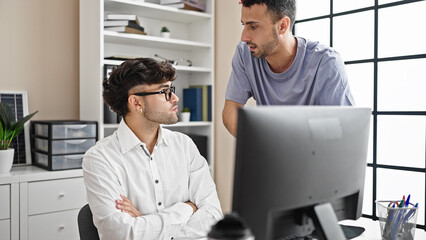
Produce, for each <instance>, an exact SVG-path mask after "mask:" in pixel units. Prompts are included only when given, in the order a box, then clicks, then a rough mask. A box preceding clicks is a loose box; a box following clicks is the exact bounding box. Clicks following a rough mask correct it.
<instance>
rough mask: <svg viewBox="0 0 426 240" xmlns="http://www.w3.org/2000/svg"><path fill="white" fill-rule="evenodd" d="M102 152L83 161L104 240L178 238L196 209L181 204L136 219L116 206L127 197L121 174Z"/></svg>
mask: <svg viewBox="0 0 426 240" xmlns="http://www.w3.org/2000/svg"><path fill="white" fill-rule="evenodd" d="M89 151H90V150H89ZM117 167H119V166H115V165H114V164H113V163H112V162H108V161H107V160H106V159H105V157H104V156H102V153H101V151H98V152H93V151H92V152H90V153H88V154H86V155H85V157H84V160H83V177H84V182H85V184H86V191H87V200H88V202H89V205H90V208H91V210H92V212H93V222H94V224H95V226H96V227H97V228H98V232H99V234H100V238H101V239H105V240H108V239H111V240H112V239H114V240H115V239H171V238H172V237H174V238H176V236H178V234H179V232H180V230H181V228H182V227H183V226H184V225H185V224H186V223H187V222H188V220H189V218H190V217H191V215H192V213H193V210H192V207H191V206H189V205H188V204H186V203H183V202H177V203H175V204H173V205H171V206H170V207H168V208H166V209H164V210H163V211H162V212H160V213H154V214H149V215H143V216H141V217H137V218H133V217H131V216H130V215H129V214H128V213H125V212H121V211H119V210H118V209H116V207H115V200H116V199H119V198H120V194H123V195H127V193H126V190H125V189H124V187H122V186H121V184H120V182H119V178H118V176H117V175H116V174H115V173H116V172H117V171H115V170H114V169H115V168H117Z"/></svg>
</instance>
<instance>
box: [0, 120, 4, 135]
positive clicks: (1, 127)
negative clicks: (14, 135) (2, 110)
mask: <svg viewBox="0 0 426 240" xmlns="http://www.w3.org/2000/svg"><path fill="white" fill-rule="evenodd" d="M0 139H3V123H2V122H1V121H0Z"/></svg>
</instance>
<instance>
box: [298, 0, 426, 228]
mask: <svg viewBox="0 0 426 240" xmlns="http://www.w3.org/2000/svg"><path fill="white" fill-rule="evenodd" d="M296 3H297V14H296V23H295V27H294V34H295V35H296V36H301V37H305V38H308V39H310V40H313V41H320V42H322V43H323V44H326V45H329V46H331V47H333V48H335V49H336V50H337V51H338V52H339V53H340V54H341V55H342V57H343V59H344V61H345V65H346V70H347V74H348V77H349V84H350V86H351V91H352V94H353V96H354V98H355V102H356V104H357V106H362V107H370V108H371V109H372V125H371V134H370V135H371V136H370V146H369V152H368V155H369V156H368V159H367V171H366V178H365V191H364V204H363V216H364V217H370V218H373V219H377V216H376V206H375V203H374V201H375V200H376V199H401V198H402V195H403V194H404V195H408V194H411V197H412V199H413V200H414V201H415V202H419V204H421V203H423V204H424V203H425V200H426V191H425V188H426V186H425V185H426V45H425V44H423V43H424V42H426V31H425V30H424V27H423V26H422V24H423V23H425V22H426V15H425V14H424V12H426V1H422V0H406V1H392V0H376V1H373V0H359V1H346V0H321V1H317V0H298V1H296ZM319 4H320V5H319ZM319 28H320V29H321V30H319ZM421 209H422V211H420V212H419V215H418V219H417V223H418V224H419V227H420V228H422V229H425V210H424V206H423V207H422V208H421Z"/></svg>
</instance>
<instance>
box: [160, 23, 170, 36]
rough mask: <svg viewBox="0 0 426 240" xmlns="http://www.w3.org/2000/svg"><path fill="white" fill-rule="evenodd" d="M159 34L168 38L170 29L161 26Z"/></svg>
mask: <svg viewBox="0 0 426 240" xmlns="http://www.w3.org/2000/svg"><path fill="white" fill-rule="evenodd" d="M161 36H162V37H163V38H170V31H169V29H168V28H167V27H166V26H164V27H162V28H161Z"/></svg>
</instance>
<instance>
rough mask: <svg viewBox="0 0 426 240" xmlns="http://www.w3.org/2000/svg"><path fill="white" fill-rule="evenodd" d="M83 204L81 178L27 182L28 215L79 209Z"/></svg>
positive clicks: (84, 195) (84, 197) (84, 190)
mask: <svg viewBox="0 0 426 240" xmlns="http://www.w3.org/2000/svg"><path fill="white" fill-rule="evenodd" d="M85 204H86V189H85V186H84V182H83V178H69V179H61V180H55V181H41V182H30V183H28V215H33V214H40V213H48V212H54V211H62V210H69V209H80V208H81V207H82V206H84V205H85ZM74 220H75V219H74Z"/></svg>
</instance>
